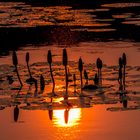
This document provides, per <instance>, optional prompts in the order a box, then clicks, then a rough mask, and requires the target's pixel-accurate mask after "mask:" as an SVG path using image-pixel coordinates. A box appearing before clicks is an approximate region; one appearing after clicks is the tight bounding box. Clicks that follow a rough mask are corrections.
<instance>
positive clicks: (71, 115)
mask: <svg viewBox="0 0 140 140" xmlns="http://www.w3.org/2000/svg"><path fill="white" fill-rule="evenodd" d="M66 112H67V113H66ZM53 113H54V114H53V116H54V119H53V123H54V125H56V126H57V127H72V126H75V125H78V124H79V120H80V119H81V108H74V109H70V110H69V111H68V110H67V111H66V109H63V110H54V112H53ZM66 114H67V115H66ZM66 119H67V123H66Z"/></svg>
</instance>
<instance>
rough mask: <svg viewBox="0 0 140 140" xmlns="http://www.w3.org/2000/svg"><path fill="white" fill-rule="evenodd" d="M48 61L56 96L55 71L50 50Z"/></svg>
mask: <svg viewBox="0 0 140 140" xmlns="http://www.w3.org/2000/svg"><path fill="white" fill-rule="evenodd" d="M47 60H48V63H49V68H50V74H51V79H52V82H53V89H52V94H53V95H54V89H55V81H54V77H53V70H52V53H51V50H48V55H47Z"/></svg>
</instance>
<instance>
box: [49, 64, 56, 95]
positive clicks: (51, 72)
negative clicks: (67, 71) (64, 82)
mask: <svg viewBox="0 0 140 140" xmlns="http://www.w3.org/2000/svg"><path fill="white" fill-rule="evenodd" d="M49 67H50V74H51V78H52V82H53V89H52V92H53V93H54V89H55V81H54V77H53V71H52V65H51V64H50V65H49Z"/></svg>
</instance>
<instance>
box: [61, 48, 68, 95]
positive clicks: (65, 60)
mask: <svg viewBox="0 0 140 140" xmlns="http://www.w3.org/2000/svg"><path fill="white" fill-rule="evenodd" d="M62 62H63V66H64V67H65V81H66V94H67V93H68V71H67V65H68V56H67V50H66V49H63V60H62Z"/></svg>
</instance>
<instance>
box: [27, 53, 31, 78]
mask: <svg viewBox="0 0 140 140" xmlns="http://www.w3.org/2000/svg"><path fill="white" fill-rule="evenodd" d="M29 59H30V55H29V52H27V53H26V64H27V68H28V72H29V76H30V78H32V75H31V71H30V68H29Z"/></svg>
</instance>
